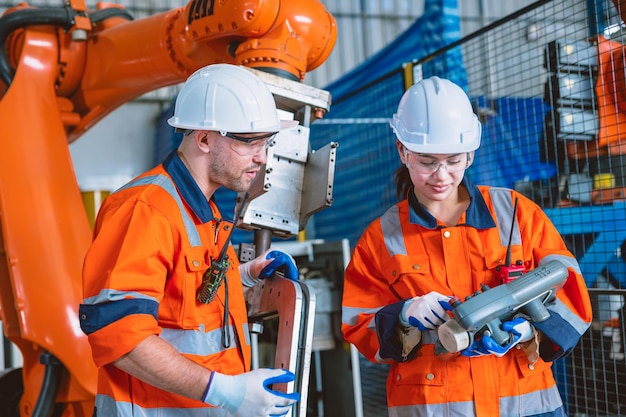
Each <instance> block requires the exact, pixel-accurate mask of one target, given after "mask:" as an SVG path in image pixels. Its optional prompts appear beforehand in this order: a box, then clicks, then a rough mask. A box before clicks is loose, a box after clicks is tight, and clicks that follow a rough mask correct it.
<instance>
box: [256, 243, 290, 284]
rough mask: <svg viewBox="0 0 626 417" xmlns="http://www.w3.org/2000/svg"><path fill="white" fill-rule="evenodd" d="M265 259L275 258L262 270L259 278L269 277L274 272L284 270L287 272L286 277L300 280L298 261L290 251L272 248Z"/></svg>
mask: <svg viewBox="0 0 626 417" xmlns="http://www.w3.org/2000/svg"><path fill="white" fill-rule="evenodd" d="M265 259H273V261H272V262H270V263H269V264H267V265H266V266H265V268H263V269H262V270H261V273H260V274H259V279H266V278H269V277H271V276H272V274H273V273H274V272H276V271H282V272H283V273H284V274H285V278H289V279H290V280H293V281H297V280H298V268H297V267H296V262H295V261H294V260H293V258H292V257H291V255H289V254H288V253H285V252H282V251H279V250H271V251H269V252H268V253H267V255H266V256H265Z"/></svg>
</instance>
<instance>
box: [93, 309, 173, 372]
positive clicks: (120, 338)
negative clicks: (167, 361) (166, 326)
mask: <svg viewBox="0 0 626 417" xmlns="http://www.w3.org/2000/svg"><path fill="white" fill-rule="evenodd" d="M160 333H161V328H160V327H159V326H158V325H157V322H156V320H155V319H154V317H152V316H151V315H148V314H138V315H131V316H127V317H124V318H122V319H120V320H118V321H116V322H114V323H111V324H109V325H108V326H106V327H103V328H101V329H100V330H98V331H96V332H93V333H91V334H90V335H89V336H88V338H89V343H90V344H91V352H92V356H93V360H94V362H95V364H96V366H97V367H101V366H104V365H107V364H109V363H111V362H113V361H115V360H117V359H119V358H120V357H122V356H123V355H125V354H127V353H128V352H130V351H131V350H133V349H134V348H135V346H137V345H138V344H139V342H141V341H142V340H144V339H145V338H146V337H148V336H150V335H152V334H156V335H159V334H160Z"/></svg>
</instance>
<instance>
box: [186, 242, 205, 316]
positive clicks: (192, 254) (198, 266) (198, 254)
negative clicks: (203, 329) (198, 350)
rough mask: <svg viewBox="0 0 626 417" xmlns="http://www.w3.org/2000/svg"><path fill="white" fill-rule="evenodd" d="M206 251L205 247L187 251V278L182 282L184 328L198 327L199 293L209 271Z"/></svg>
mask: <svg viewBox="0 0 626 417" xmlns="http://www.w3.org/2000/svg"><path fill="white" fill-rule="evenodd" d="M206 252H207V251H206V249H205V248H203V247H191V248H188V249H186V250H185V253H184V262H185V267H186V268H185V277H184V282H181V285H182V288H181V291H182V294H181V295H182V315H181V318H182V326H183V327H184V328H195V327H197V325H198V317H196V314H197V309H198V307H197V305H198V303H199V301H198V300H197V299H198V293H199V291H200V288H201V286H202V281H203V276H204V274H205V272H206V271H207V270H208V269H209V265H208V264H207V262H206Z"/></svg>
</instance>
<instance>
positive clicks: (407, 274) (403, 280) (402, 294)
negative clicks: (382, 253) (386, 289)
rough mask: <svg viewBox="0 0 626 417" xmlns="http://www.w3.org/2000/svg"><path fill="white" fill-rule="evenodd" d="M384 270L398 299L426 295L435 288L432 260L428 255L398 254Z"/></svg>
mask: <svg viewBox="0 0 626 417" xmlns="http://www.w3.org/2000/svg"><path fill="white" fill-rule="evenodd" d="M384 270H385V273H386V274H387V276H386V278H387V280H388V282H389V286H390V288H391V291H393V293H394V294H395V295H396V296H397V297H398V300H405V299H407V298H412V297H415V296H416V295H424V294H425V293H427V292H430V291H432V290H433V284H434V283H433V278H432V274H431V271H430V262H429V260H428V258H426V257H416V256H399V255H396V256H394V257H393V258H392V262H391V263H390V265H388V266H386V267H385V268H384Z"/></svg>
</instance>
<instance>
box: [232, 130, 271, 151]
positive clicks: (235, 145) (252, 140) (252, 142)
mask: <svg viewBox="0 0 626 417" xmlns="http://www.w3.org/2000/svg"><path fill="white" fill-rule="evenodd" d="M277 133H278V132H270V133H266V134H263V135H257V136H242V135H236V134H234V133H228V132H220V134H221V135H222V136H225V137H227V138H229V139H232V141H231V143H230V148H231V149H232V150H233V151H235V153H236V154H238V155H240V156H251V155H257V154H259V153H261V152H266V151H267V147H268V146H269V144H270V142H271V141H272V140H273V139H274V137H275V136H276V134H277Z"/></svg>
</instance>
